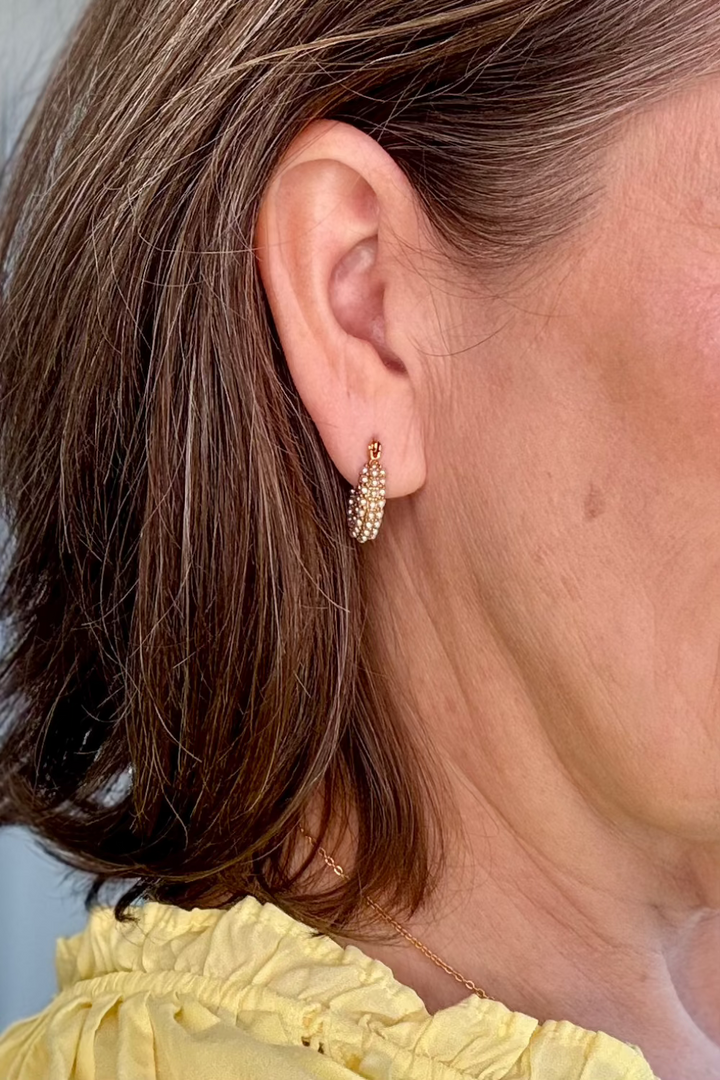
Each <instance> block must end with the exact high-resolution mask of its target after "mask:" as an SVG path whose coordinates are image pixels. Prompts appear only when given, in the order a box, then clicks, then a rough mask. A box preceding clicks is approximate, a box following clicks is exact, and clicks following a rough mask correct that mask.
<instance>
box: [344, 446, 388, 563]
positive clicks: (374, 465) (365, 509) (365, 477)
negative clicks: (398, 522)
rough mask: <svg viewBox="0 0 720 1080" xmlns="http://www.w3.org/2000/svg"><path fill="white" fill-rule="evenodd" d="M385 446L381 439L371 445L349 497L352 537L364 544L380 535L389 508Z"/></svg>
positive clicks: (349, 520) (349, 521) (348, 513)
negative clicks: (386, 487)
mask: <svg viewBox="0 0 720 1080" xmlns="http://www.w3.org/2000/svg"><path fill="white" fill-rule="evenodd" d="M381 453H382V446H381V445H380V443H379V442H378V440H377V439H373V441H372V442H371V443H369V445H368V460H367V462H366V464H365V465H363V467H362V469H361V471H360V475H359V477H358V482H357V486H356V487H354V488H351V489H350V495H349V496H348V512H347V519H348V527H349V529H350V535H351V536H353V537H354V538H355V539H356V540H358V541H359V542H360V543H361V544H364V543H365V541H366V540H374V539H375V537H376V536H377V534H378V529H379V528H380V523H381V522H382V518H383V511H384V507H385V470H384V469H383V467H382V465H381V464H380V455H381Z"/></svg>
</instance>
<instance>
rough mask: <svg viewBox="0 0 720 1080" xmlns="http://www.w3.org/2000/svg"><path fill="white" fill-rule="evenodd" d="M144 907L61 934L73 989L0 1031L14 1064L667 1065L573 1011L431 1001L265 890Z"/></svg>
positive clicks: (16, 1074)
mask: <svg viewBox="0 0 720 1080" xmlns="http://www.w3.org/2000/svg"><path fill="white" fill-rule="evenodd" d="M132 910H133V911H135V912H136V913H137V918H138V922H137V924H136V923H125V924H123V923H118V922H116V921H115V919H114V915H113V912H112V909H111V908H108V907H98V908H95V909H94V910H93V912H92V913H91V915H90V917H89V920H88V924H87V926H86V928H85V929H84V930H83V931H82V933H80V934H76V935H75V937H72V938H61V939H60V940H59V941H58V944H57V959H56V964H57V971H58V981H59V987H60V992H59V993H58V995H57V996H56V997H55V999H54V1000H53V1002H52V1003H51V1004H50V1005H49V1006H48V1007H47V1008H46V1009H45V1010H44V1011H43V1012H41V1013H40V1014H39V1015H38V1016H36V1017H34V1018H32V1019H29V1020H24V1021H21V1022H20V1023H18V1024H15V1025H13V1026H12V1027H10V1028H9V1029H8V1030H7V1031H6V1032H5V1034H4V1035H3V1036H2V1037H0V1077H2V1080H309V1078H313V1077H314V1078H320V1080H350V1078H351V1077H354V1076H362V1077H366V1078H367V1080H471V1078H474V1080H657V1078H654V1077H653V1073H652V1072H651V1070H650V1067H649V1065H648V1064H647V1062H646V1060H645V1058H644V1057H643V1055H642V1054H641V1052H640V1050H639V1049H638V1048H637V1047H635V1046H632V1045H630V1044H628V1043H624V1042H621V1041H619V1040H618V1039H615V1038H612V1037H611V1036H609V1035H606V1034H604V1033H602V1032H593V1031H587V1030H586V1029H584V1028H580V1027H577V1026H576V1025H574V1024H571V1023H569V1022H568V1021H566V1020H550V1021H546V1022H545V1023H543V1024H539V1023H538V1022H537V1020H534V1019H533V1018H532V1017H530V1016H526V1015H525V1014H524V1013H519V1012H511V1011H510V1010H509V1009H507V1008H506V1007H505V1006H504V1005H502V1004H501V1003H500V1002H496V1001H484V1000H481V999H480V998H478V997H476V996H475V995H471V996H469V997H468V998H466V999H465V1000H463V1001H461V1002H460V1003H459V1004H457V1005H452V1006H450V1007H449V1008H446V1009H441V1010H440V1011H439V1012H437V1013H435V1014H433V1015H431V1014H429V1013H428V1011H427V1010H426V1008H425V1006H424V1005H423V1003H422V1000H421V999H420V997H419V996H418V995H417V994H416V993H415V991H414V990H412V989H411V988H410V987H408V986H405V985H404V984H402V983H400V982H398V981H397V980H396V979H395V977H394V975H393V973H392V971H391V970H390V968H389V967H387V966H386V965H385V964H383V963H381V962H380V961H378V960H374V959H372V958H371V957H369V956H367V955H366V954H365V953H364V952H362V951H361V950H360V949H358V948H356V947H355V946H348V947H347V948H343V947H342V946H340V945H338V944H337V943H336V942H334V941H333V940H332V939H331V938H328V937H324V936H312V931H311V930H310V928H309V927H307V926H305V925H304V924H303V923H301V922H298V921H297V920H295V919H292V918H291V917H290V916H289V915H286V914H285V913H284V912H283V911H281V910H280V909H279V908H278V907H276V906H275V905H273V904H261V903H259V902H258V901H257V900H255V898H254V897H246V898H245V899H244V900H241V901H240V902H239V903H238V904H236V905H235V906H234V907H232V908H230V909H228V910H225V911H220V910H201V909H197V908H196V909H194V910H193V911H185V910H183V909H181V908H177V907H172V906H170V905H165V904H155V903H149V904H145V905H141V906H139V907H137V908H134V909H132ZM438 977H441V978H444V977H445V976H443V975H441V973H440V972H438Z"/></svg>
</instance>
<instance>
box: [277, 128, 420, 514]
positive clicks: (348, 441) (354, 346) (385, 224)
mask: <svg viewBox="0 0 720 1080" xmlns="http://www.w3.org/2000/svg"><path fill="white" fill-rule="evenodd" d="M403 241H408V242H409V245H410V249H413V248H416V246H417V243H418V210H417V204H416V199H415V197H414V193H413V190H412V187H411V185H410V184H409V182H408V180H407V178H406V176H405V174H404V173H403V172H402V170H401V169H400V168H399V166H398V165H397V164H396V163H395V162H394V161H393V159H392V158H391V157H390V155H389V154H388V153H387V152H386V151H385V150H383V148H382V147H381V146H380V145H379V144H378V143H377V142H375V140H374V139H372V138H370V136H368V135H365V134H364V133H363V132H361V131H360V130H358V129H357V128H355V127H353V126H352V125H350V124H345V123H341V122H339V121H329V120H316V121H313V122H312V123H311V124H309V125H308V126H307V127H306V128H305V129H304V130H303V131H302V132H301V133H300V135H298V136H297V137H296V139H295V140H294V141H293V143H292V144H291V146H290V147H289V148H288V150H287V152H286V153H285V155H284V156H283V159H282V161H281V162H280V164H279V166H278V168H277V169H276V171H275V173H274V174H273V176H272V178H271V180H270V182H269V183H268V186H267V188H266V191H265V194H264V197H263V201H262V204H261V207H260V213H259V218H258V224H257V235H256V254H257V258H258V264H259V270H260V274H261V277H262V281H263V285H264V287H265V290H266V292H267V296H268V301H269V303H270V307H271V310H272V313H273V318H274V321H275V325H276V328H277V332H278V334H279V337H280V342H281V344H282V347H283V350H284V353H285V358H286V360H287V363H288V366H289V369H290V373H291V375H292V377H293V380H294V382H295V385H296V387H297V390H298V393H299V394H300V396H301V397H302V399H303V402H304V403H305V406H306V408H307V410H308V412H309V414H310V416H311V417H312V418H313V421H314V422H315V424H316V426H317V429H318V431H319V433H320V436H321V438H322V440H323V442H324V444H325V446H326V448H327V451H328V453H329V454H330V456H331V458H332V459H333V461H334V463H335V465H336V467H337V469H338V470H339V472H340V473H341V474H342V475H343V476H344V477H345V479H346V480H347V481H348V482H349V483H351V484H353V485H355V484H356V483H357V479H358V473H359V472H360V469H361V468H362V466H363V464H364V463H365V461H366V460H367V448H368V443H370V442H371V441H372V440H373V439H378V440H379V441H380V443H381V444H382V449H383V453H382V464H383V466H384V468H385V470H386V496H387V498H388V499H390V498H392V497H393V496H399V495H405V494H409V493H410V492H412V491H414V490H416V489H417V488H418V487H421V486H422V484H423V482H424V479H425V456H424V446H423V438H422V425H421V417H420V415H419V414H418V397H419V395H418V393H417V389H418V386H417V383H418V380H419V379H420V377H421V365H420V364H419V363H417V359H416V357H417V355H418V354H417V347H414V346H413V341H414V339H413V338H412V337H411V334H410V332H409V331H410V330H412V332H413V333H417V330H418V314H417V309H418V307H419V306H421V304H422V302H421V301H420V300H419V297H418V282H417V280H414V279H415V275H414V274H413V272H412V268H411V267H409V266H408V260H407V258H405V257H403V258H400V257H399V256H400V255H401V253H402V254H403V255H406V253H407V250H408V248H407V246H406V245H405V244H404V243H403ZM401 249H402V250H401Z"/></svg>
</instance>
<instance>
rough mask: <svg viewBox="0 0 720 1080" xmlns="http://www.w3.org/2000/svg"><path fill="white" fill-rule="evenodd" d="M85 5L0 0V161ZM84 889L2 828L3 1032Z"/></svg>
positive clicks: (34, 992)
mask: <svg viewBox="0 0 720 1080" xmlns="http://www.w3.org/2000/svg"><path fill="white" fill-rule="evenodd" d="M84 5H85V0H0V160H3V161H4V160H5V159H6V158H7V155H8V153H9V152H10V148H11V147H12V145H13V142H14V140H15V139H16V137H17V134H18V132H19V130H20V127H21V125H22V123H23V120H24V119H25V116H26V115H27V113H28V111H29V109H30V108H31V106H32V104H33V101H34V100H35V97H36V95H37V94H38V92H39V90H40V88H41V87H42V84H43V80H44V78H45V76H46V74H47V71H48V68H49V67H50V65H51V64H52V62H53V60H54V59H55V58H56V56H57V53H58V50H59V49H60V46H61V45H62V43H63V40H64V39H65V37H66V35H67V34H68V32H69V30H70V29H71V27H72V25H73V23H74V22H75V20H76V19H77V17H78V16H79V14H80V11H81V9H82V7H83V6H84ZM0 645H1V643H0ZM85 887H86V879H85V878H83V877H81V876H80V875H74V874H72V872H71V871H68V870H67V869H65V868H63V867H62V866H61V865H60V864H59V863H56V862H54V861H53V860H51V859H50V858H49V857H48V856H47V855H45V854H44V853H43V852H42V851H41V850H40V849H39V848H38V847H37V846H36V845H35V844H34V843H33V842H32V840H31V839H30V838H29V837H28V836H27V835H26V834H25V833H24V832H23V831H22V830H20V829H2V830H0V1030H4V1029H5V1028H6V1027H7V1025H8V1024H10V1023H11V1022H12V1021H14V1020H17V1019H20V1018H23V1017H26V1016H30V1015H32V1014H33V1013H35V1012H37V1011H39V1010H40V1009H42V1008H43V1007H44V1006H45V1005H46V1004H47V1002H48V1001H49V1000H50V998H51V997H52V996H53V994H54V992H55V987H56V982H55V966H54V955H55V939H56V938H57V937H60V936H67V935H70V934H74V933H76V932H77V931H78V930H80V929H82V927H83V925H84V923H85V918H86V916H85V910H84V908H83V903H82V901H83V897H84V890H85Z"/></svg>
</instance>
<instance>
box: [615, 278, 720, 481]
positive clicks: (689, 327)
mask: <svg viewBox="0 0 720 1080" xmlns="http://www.w3.org/2000/svg"><path fill="white" fill-rule="evenodd" d="M618 327H619V329H620V334H621V338H620V340H619V341H618V342H617V347H618V353H617V355H618V356H619V357H620V358H621V361H620V362H619V363H618V362H615V363H614V364H613V365H612V367H611V369H610V371H609V372H608V375H609V377H610V379H611V380H613V381H614V385H613V384H612V383H611V388H612V390H614V392H615V394H616V395H617V396H619V397H620V399H621V400H622V401H623V402H624V404H625V407H626V410H627V412H626V415H627V419H628V421H630V413H632V414H633V416H632V421H633V422H634V423H635V425H636V429H637V434H638V436H639V437H640V438H641V440H642V441H643V443H644V445H645V448H646V450H647V451H649V452H651V453H652V455H653V457H654V459H655V461H656V462H657V465H658V467H659V468H660V469H661V470H662V469H665V470H667V473H668V475H674V476H675V477H676V478H677V479H683V478H684V479H686V480H697V479H698V478H699V477H700V476H702V475H706V476H713V477H714V478H715V479H717V481H718V482H719V483H720V268H719V269H718V274H717V280H716V281H715V280H712V281H709V282H703V281H702V280H698V279H697V278H696V277H693V276H691V275H689V274H688V275H687V276H683V275H682V273H678V275H677V278H676V279H675V280H673V281H670V282H664V281H655V282H648V283H647V284H645V285H643V286H641V287H640V288H636V289H635V290H634V292H633V293H632V294H631V300H630V302H629V304H628V305H627V307H626V308H625V310H624V313H623V314H622V315H621V316H620V318H619V319H618Z"/></svg>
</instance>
